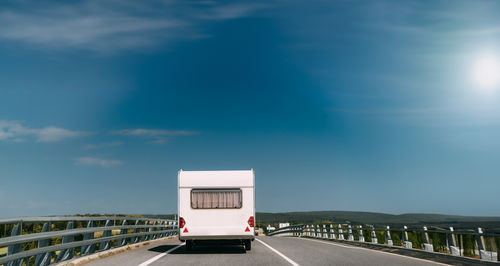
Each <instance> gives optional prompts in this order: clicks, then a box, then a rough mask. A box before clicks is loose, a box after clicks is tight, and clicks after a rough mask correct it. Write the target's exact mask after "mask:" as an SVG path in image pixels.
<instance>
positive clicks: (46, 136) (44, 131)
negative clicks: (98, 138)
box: [0, 120, 91, 142]
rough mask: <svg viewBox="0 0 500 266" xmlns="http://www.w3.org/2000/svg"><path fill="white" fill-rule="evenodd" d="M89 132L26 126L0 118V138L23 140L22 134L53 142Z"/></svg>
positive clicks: (81, 135) (39, 140)
mask: <svg viewBox="0 0 500 266" xmlns="http://www.w3.org/2000/svg"><path fill="white" fill-rule="evenodd" d="M89 134H91V133H89V132H83V131H73V130H69V129H65V128H60V127H54V126H47V127H43V128H28V127H25V126H23V125H22V124H21V123H20V122H17V121H8V120H0V140H12V141H14V142H23V141H24V138H22V137H23V136H33V137H35V138H36V140H37V141H38V142H55V141H61V140H65V139H71V138H78V137H83V136H87V135H89Z"/></svg>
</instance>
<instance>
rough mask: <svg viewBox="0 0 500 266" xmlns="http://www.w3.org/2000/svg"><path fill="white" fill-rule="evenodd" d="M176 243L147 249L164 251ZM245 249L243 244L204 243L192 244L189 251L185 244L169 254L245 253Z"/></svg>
mask: <svg viewBox="0 0 500 266" xmlns="http://www.w3.org/2000/svg"><path fill="white" fill-rule="evenodd" d="M176 246H177V245H161V246H157V247H154V248H150V249H148V250H149V251H153V252H158V253H162V252H166V251H167V250H169V249H172V248H174V247H176ZM245 253H246V250H245V248H244V247H243V246H238V245H204V246H193V249H192V250H191V251H187V250H186V246H182V247H180V248H178V249H176V250H174V251H172V252H170V253H169V254H172V255H176V254H177V255H179V254H245Z"/></svg>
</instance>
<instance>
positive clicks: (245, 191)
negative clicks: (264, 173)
mask: <svg viewBox="0 0 500 266" xmlns="http://www.w3.org/2000/svg"><path fill="white" fill-rule="evenodd" d="M254 180H255V175H254V171H253V169H252V170H245V171H183V170H182V169H181V170H180V171H179V174H178V197H179V198H178V211H179V240H181V241H186V249H187V250H190V249H191V248H192V247H193V245H202V244H204V243H207V242H213V241H214V240H215V241H217V242H219V241H223V242H226V243H235V244H243V245H244V246H245V249H246V250H250V249H251V247H252V246H251V241H253V240H254V238H255V233H254V226H255V192H254Z"/></svg>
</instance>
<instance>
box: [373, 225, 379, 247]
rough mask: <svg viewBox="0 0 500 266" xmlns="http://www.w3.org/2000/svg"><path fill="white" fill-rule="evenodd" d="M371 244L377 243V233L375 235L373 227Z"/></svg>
mask: <svg viewBox="0 0 500 266" xmlns="http://www.w3.org/2000/svg"><path fill="white" fill-rule="evenodd" d="M372 243H375V244H377V243H378V239H377V233H375V228H374V227H372Z"/></svg>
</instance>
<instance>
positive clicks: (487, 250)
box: [268, 224, 500, 261]
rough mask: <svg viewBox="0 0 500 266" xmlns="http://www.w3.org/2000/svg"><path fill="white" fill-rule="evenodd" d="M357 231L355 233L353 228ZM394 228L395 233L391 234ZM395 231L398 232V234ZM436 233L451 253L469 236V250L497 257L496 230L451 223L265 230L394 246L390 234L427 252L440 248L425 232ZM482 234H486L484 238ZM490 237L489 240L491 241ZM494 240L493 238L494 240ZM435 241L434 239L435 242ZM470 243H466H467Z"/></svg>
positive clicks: (484, 256)
mask: <svg viewBox="0 0 500 266" xmlns="http://www.w3.org/2000/svg"><path fill="white" fill-rule="evenodd" d="M356 231H357V234H355V233H354V232H356ZM395 232H396V234H395ZM397 232H400V234H398V233H397ZM409 234H411V235H412V238H413V239H414V240H415V239H418V240H419V241H421V244H422V245H421V246H420V247H414V246H413V242H412V241H411V238H410V237H409ZM431 234H436V235H440V236H439V237H441V238H443V239H445V240H444V241H443V242H444V243H445V248H446V250H445V252H446V253H449V254H451V255H455V256H465V254H464V247H463V245H464V240H463V237H464V236H472V237H473V238H474V240H473V251H474V252H475V255H478V256H479V257H480V258H481V259H482V260H488V261H499V258H498V256H499V254H498V250H499V248H500V245H499V244H498V243H497V242H500V241H498V240H499V239H500V233H494V232H484V230H483V229H482V228H477V229H476V230H459V231H456V230H454V228H453V227H450V228H449V229H443V228H433V229H428V228H427V227H426V226H424V227H422V228H408V227H407V226H403V228H401V229H391V228H390V227H389V226H386V227H374V226H368V227H363V226H362V225H342V224H338V225H333V224H329V226H328V227H327V225H326V224H321V225H320V224H311V225H302V224H299V225H292V226H289V227H284V228H279V229H277V230H275V231H272V232H270V233H268V235H269V236H274V235H287V236H296V237H310V238H318V239H329V240H341V241H356V242H366V243H371V244H382V245H387V246H394V241H393V236H397V238H398V239H397V240H398V241H397V242H400V243H401V247H403V248H408V249H413V248H418V249H423V250H424V251H428V252H440V250H438V249H436V247H435V245H434V243H433V240H434V239H435V238H434V237H435V236H434V235H433V237H430V236H429V235H431ZM469 238H470V237H469ZM486 238H489V239H488V241H486ZM492 240H493V241H492ZM495 240H496V241H497V242H495ZM435 244H436V245H437V243H435ZM469 244H470V243H469Z"/></svg>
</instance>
